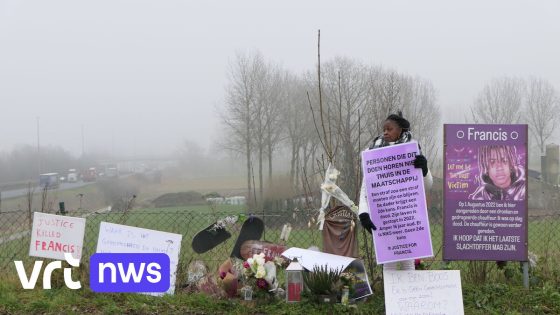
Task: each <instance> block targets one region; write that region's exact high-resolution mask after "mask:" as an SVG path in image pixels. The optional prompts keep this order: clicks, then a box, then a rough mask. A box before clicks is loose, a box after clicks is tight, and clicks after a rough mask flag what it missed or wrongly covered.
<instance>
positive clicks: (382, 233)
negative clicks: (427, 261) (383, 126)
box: [362, 142, 433, 264]
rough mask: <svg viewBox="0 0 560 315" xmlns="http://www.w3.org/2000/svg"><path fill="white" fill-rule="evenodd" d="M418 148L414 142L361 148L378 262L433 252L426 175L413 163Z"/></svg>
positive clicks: (410, 257)
mask: <svg viewBox="0 0 560 315" xmlns="http://www.w3.org/2000/svg"><path fill="white" fill-rule="evenodd" d="M417 152H418V144H417V143H415V142H409V143H403V144H398V145H392V146H388V147H384V148H377V149H374V150H368V151H364V152H362V168H363V172H364V180H365V181H366V193H367V196H366V198H367V201H368V207H369V215H370V218H371V220H372V222H373V223H374V224H375V225H376V226H377V231H374V233H373V244H374V246H375V256H376V257H377V263H378V264H384V263H388V262H394V261H401V260H409V259H415V258H423V257H432V256H433V249H432V238H431V235H430V223H429V221H428V211H427V209H426V196H425V193H424V178H423V176H422V170H420V169H417V168H414V165H413V163H414V159H415V158H416V154H417Z"/></svg>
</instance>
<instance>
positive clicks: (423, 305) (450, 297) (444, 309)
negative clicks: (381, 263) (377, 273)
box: [383, 270, 464, 315]
mask: <svg viewBox="0 0 560 315" xmlns="http://www.w3.org/2000/svg"><path fill="white" fill-rule="evenodd" d="M383 282H384V287H385V312H386V314H387V315H396V314H399V315H405V314H407V315H408V314H409V315H428V314H430V315H431V314H438V315H439V314H441V315H443V314H450V315H461V314H464V310H463V294H462V290H461V274H460V272H459V270H418V271H416V270H414V271H412V270H411V271H384V272H383Z"/></svg>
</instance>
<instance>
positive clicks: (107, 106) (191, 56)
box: [0, 0, 560, 156]
mask: <svg viewBox="0 0 560 315" xmlns="http://www.w3.org/2000/svg"><path fill="white" fill-rule="evenodd" d="M558 12H560V4H558V2H557V1H511V0H510V1H463V2H462V3H459V2H457V1H448V0H442V1H363V2H354V1H344V2H341V1H164V0H157V1H155V0H154V1H132V0H131V1H116V0H111V1H53V0H49V1H17V0H13V1H4V0H0V108H1V112H0V151H4V150H10V149H12V148H13V147H14V146H15V145H17V144H32V145H36V143H37V130H36V124H37V117H39V121H40V141H41V144H42V145H49V144H50V145H59V146H62V147H64V148H66V149H67V150H69V151H70V152H71V153H73V154H75V155H79V154H80V153H81V150H82V136H81V127H82V126H83V127H84V136H85V137H84V138H85V141H84V143H85V150H86V152H91V151H104V152H106V153H115V154H119V155H128V156H130V155H166V154H168V153H171V152H172V151H174V150H176V149H177V148H178V146H179V145H180V143H181V141H182V140H184V139H189V140H192V141H196V142H198V143H199V144H201V145H202V146H203V147H208V146H209V145H210V144H211V143H213V142H214V140H215V139H216V138H218V137H223V136H225V135H221V134H220V133H219V130H220V129H219V128H218V126H217V125H218V124H219V119H218V118H217V109H218V108H219V107H220V106H221V104H223V99H224V89H225V86H226V84H227V80H226V71H227V67H228V63H229V62H230V61H231V60H233V58H234V56H235V53H236V51H244V52H250V51H253V50H259V51H261V52H262V53H263V55H264V56H265V58H267V59H269V60H272V61H276V62H280V63H282V64H283V65H284V66H285V67H286V68H288V69H291V70H293V71H294V72H301V71H304V70H309V69H312V68H313V67H314V65H315V63H316V53H317V52H316V49H317V47H316V45H317V43H316V33H317V29H321V38H322V40H321V53H322V60H323V61H326V60H328V59H331V58H333V57H334V56H347V57H350V58H355V59H357V60H360V61H362V62H366V63H370V64H380V65H383V66H385V67H387V68H392V69H395V70H397V71H399V72H402V73H407V74H409V75H417V76H420V77H423V78H426V79H429V80H431V81H432V83H433V84H434V86H435V87H436V89H437V92H438V101H439V104H440V105H441V106H442V107H443V121H444V122H449V123H461V122H464V120H463V115H464V114H465V111H464V109H466V108H468V106H469V105H470V104H471V103H472V101H473V99H474V97H475V96H476V94H477V93H478V92H479V91H480V90H481V89H482V87H483V86H484V84H486V83H487V82H488V81H489V80H491V79H492V78H496V77H500V76H504V75H508V76H520V77H526V76H529V75H534V76H538V77H542V78H544V79H547V80H549V81H550V82H551V83H552V84H553V85H554V86H555V88H556V89H558V90H560V62H559V60H558V58H559V57H558V56H560V40H559V39H560V21H558V18H557V14H558ZM459 106H460V107H461V108H462V109H461V110H457V109H456V108H457V107H459Z"/></svg>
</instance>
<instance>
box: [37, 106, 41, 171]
mask: <svg viewBox="0 0 560 315" xmlns="http://www.w3.org/2000/svg"><path fill="white" fill-rule="evenodd" d="M37 172H39V174H38V175H41V142H40V138H39V116H37Z"/></svg>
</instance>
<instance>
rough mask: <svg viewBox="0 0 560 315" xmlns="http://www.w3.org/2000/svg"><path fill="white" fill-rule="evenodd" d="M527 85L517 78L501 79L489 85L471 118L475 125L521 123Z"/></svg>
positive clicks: (483, 91) (476, 103)
mask: <svg viewBox="0 0 560 315" xmlns="http://www.w3.org/2000/svg"><path fill="white" fill-rule="evenodd" d="M524 90H525V84H524V82H523V81H522V80H520V79H516V78H507V77H505V78H500V79H495V80H492V81H491V82H490V83H489V84H487V85H486V86H485V87H484V88H483V89H482V91H481V92H480V93H479V95H478V97H477V98H476V99H475V101H474V104H473V105H472V106H471V116H472V119H473V121H474V122H475V123H485V124H512V123H513V124H516V123H520V122H521V118H522V117H521V114H522V106H523V95H524Z"/></svg>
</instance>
